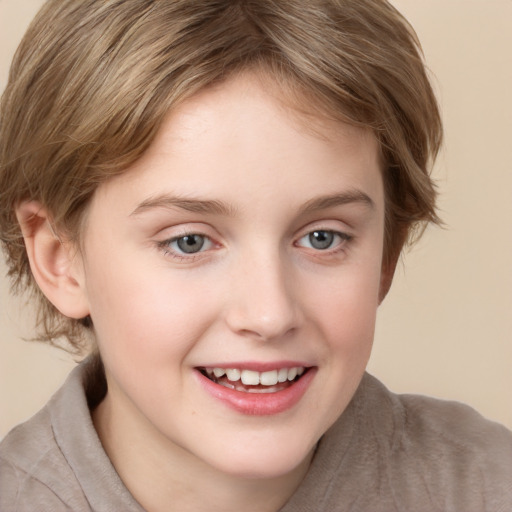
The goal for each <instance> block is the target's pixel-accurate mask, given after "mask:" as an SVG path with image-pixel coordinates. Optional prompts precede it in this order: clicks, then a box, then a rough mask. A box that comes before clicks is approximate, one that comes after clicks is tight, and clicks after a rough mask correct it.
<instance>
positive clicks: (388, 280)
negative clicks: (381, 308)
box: [379, 251, 400, 304]
mask: <svg viewBox="0 0 512 512" xmlns="http://www.w3.org/2000/svg"><path fill="white" fill-rule="evenodd" d="M399 257H400V251H398V253H397V254H396V255H393V257H392V258H390V261H388V262H383V263H382V270H381V273H380V288H379V304H381V303H382V301H383V300H384V299H385V298H386V295H387V294H388V292H389V289H390V288H391V284H392V283H393V277H394V275H395V270H396V266H397V264H398V259H399Z"/></svg>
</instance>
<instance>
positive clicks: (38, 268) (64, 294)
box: [16, 201, 89, 318]
mask: <svg viewBox="0 0 512 512" xmlns="http://www.w3.org/2000/svg"><path fill="white" fill-rule="evenodd" d="M16 216H17V218H18V222H19V224H20V226H21V230H22V233H23V239H24V241H25V247H26V250H27V255H28V258H29V261H30V268H31V270H32V274H33V276H34V279H35V280H36V282H37V284H38V286H39V288H40V289H41V291H42V292H43V293H44V295H45V296H46V298H47V299H48V300H49V301H50V302H51V303H52V304H53V305H54V306H55V307H56V308H57V309H58V310H59V311H60V312H61V313H62V314H63V315H65V316H67V317H70V318H84V317H86V316H87V315H88V314H89V309H88V304H87V297H86V294H85V291H84V289H83V282H82V281H83V280H82V277H83V272H82V270H81V265H80V264H79V263H80V262H79V260H78V259H77V258H76V255H75V252H76V251H75V250H74V247H73V246H72V244H71V243H69V242H65V241H62V240H61V239H59V237H58V235H57V234H56V233H55V231H54V229H53V227H52V224H51V219H50V218H49V216H48V213H47V211H46V210H45V209H44V208H43V207H42V206H41V204H40V203H38V202H37V201H27V202H24V203H22V204H20V205H19V206H18V207H17V208H16Z"/></svg>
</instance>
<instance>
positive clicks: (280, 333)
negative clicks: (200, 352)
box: [226, 256, 302, 341]
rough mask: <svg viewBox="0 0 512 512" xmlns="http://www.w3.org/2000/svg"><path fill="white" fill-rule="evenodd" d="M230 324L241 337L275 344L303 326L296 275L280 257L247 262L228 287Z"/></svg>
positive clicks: (261, 258) (227, 318)
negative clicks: (274, 342) (273, 341)
mask: <svg viewBox="0 0 512 512" xmlns="http://www.w3.org/2000/svg"><path fill="white" fill-rule="evenodd" d="M228 290H229V291H228V293H229V295H230V298H229V306H228V310H227V312H226V322H227V324H228V326H229V328H230V329H231V330H232V331H234V332H236V333H237V334H239V335H242V336H245V337H249V338H253V339H258V340H262V341H271V340H276V339H279V338H282V337H284V336H286V335H289V334H291V333H292V332H293V331H295V330H297V329H298V328H299V327H300V325H301V323H302V314H301V308H300V301H299V300H298V299H299V298H298V296H297V293H296V291H295V283H294V278H293V275H292V271H291V270H290V268H289V266H287V265H285V264H284V262H282V261H281V260H280V258H279V257H277V256H276V257H273V258H272V257H269V256H266V257H259V258H258V257H252V258H250V259H246V260H245V261H244V262H243V264H241V265H239V268H238V269H237V271H235V272H234V275H232V277H231V280H230V285H229V286H228Z"/></svg>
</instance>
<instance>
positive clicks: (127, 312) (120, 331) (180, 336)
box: [88, 261, 216, 363]
mask: <svg viewBox="0 0 512 512" xmlns="http://www.w3.org/2000/svg"><path fill="white" fill-rule="evenodd" d="M167 270H168V269H166V268H165V267H159V268H156V267H155V268H153V269H151V268H148V266H147V265H146V266H145V265H138V264H137V262H135V261H133V262H132V264H130V263H128V264H121V263H119V264H114V263H111V264H109V265H105V266H103V268H102V270H101V271H100V272H96V273H94V274H91V276H90V279H89V283H88V295H89V299H90V309H91V317H92V319H93V323H94V326H95V331H96V336H97V338H98V344H99V347H100V350H102V352H103V354H104V356H107V355H108V353H111V352H116V353H118V354H116V357H132V358H133V357H137V360H147V361H148V362H149V361H151V362H152V363H158V362H159V361H162V360H163V359H165V357H166V354H169V355H172V356H173V357H177V358H181V357H180V356H182V354H184V353H186V351H187V349H188V348H189V346H190V345H192V344H193V343H194V341H195V340H197V338H199V337H200V336H201V334H202V332H203V331H204V330H205V329H206V328H207V326H208V324H209V323H210V322H211V319H212V318H214V317H215V313H216V312H215V309H216V304H215V301H214V300H212V298H211V296H210V295H211V293H210V294H208V293H204V292H202V291H201V290H200V289H198V287H197V283H196V282H194V281H192V282H191V281H190V280H189V279H186V278H185V274H183V275H179V274H178V275H176V273H171V272H169V271H167ZM198 312H200V314H198Z"/></svg>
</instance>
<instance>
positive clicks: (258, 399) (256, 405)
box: [196, 368, 316, 416]
mask: <svg viewBox="0 0 512 512" xmlns="http://www.w3.org/2000/svg"><path fill="white" fill-rule="evenodd" d="M315 374H316V368H310V369H309V370H308V371H307V372H306V373H304V375H302V377H301V378H300V379H299V380H297V381H295V382H293V384H292V385H291V386H290V387H288V388H286V389H283V390H282V391H277V392H276V393H244V392H243V391H236V390H234V389H229V388H226V387H224V386H221V385H220V384H216V383H215V382H213V381H211V380H210V379H208V378H207V377H205V376H204V375H203V374H202V373H201V372H200V371H199V370H196V375H197V376H198V378H199V381H200V383H201V385H202V386H203V387H204V389H205V390H206V391H207V392H208V393H209V394H210V395H211V396H213V397H214V398H216V399H217V400H220V401H221V402H223V403H224V404H226V405H227V406H228V407H230V408H231V409H234V410H235V411H237V412H240V413H242V414H247V415H251V416H269V415H271V414H279V413H281V412H284V411H287V410H289V409H291V408H292V407H293V406H294V405H295V404H297V403H298V402H299V401H300V399H301V398H302V397H303V396H304V393H305V392H306V391H307V389H308V387H309V385H310V384H311V382H312V381H313V378H314V377H315Z"/></svg>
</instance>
